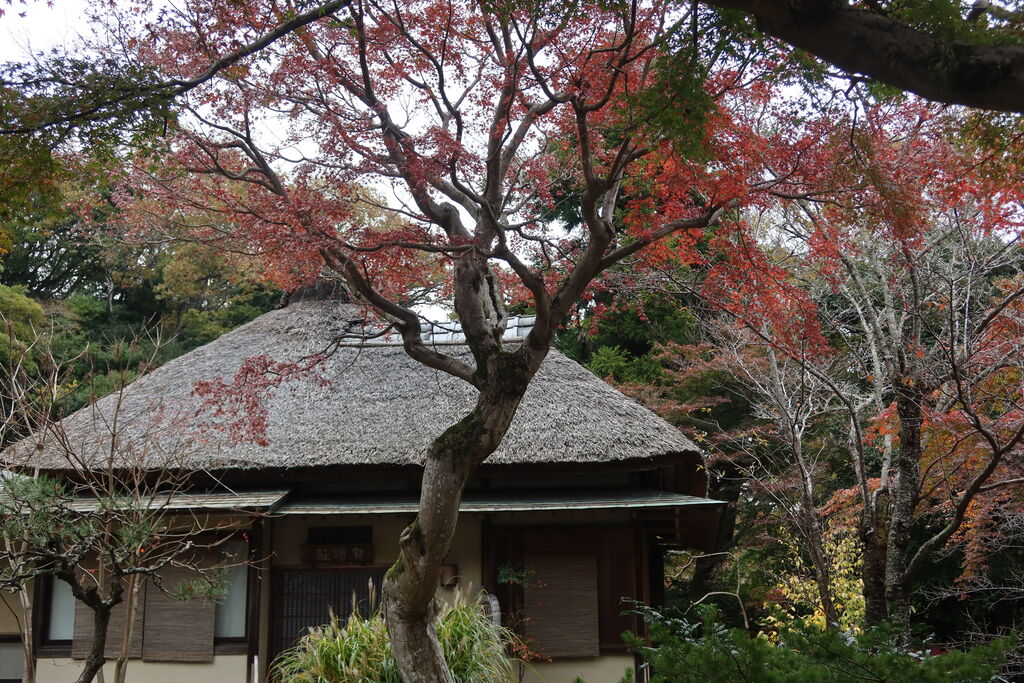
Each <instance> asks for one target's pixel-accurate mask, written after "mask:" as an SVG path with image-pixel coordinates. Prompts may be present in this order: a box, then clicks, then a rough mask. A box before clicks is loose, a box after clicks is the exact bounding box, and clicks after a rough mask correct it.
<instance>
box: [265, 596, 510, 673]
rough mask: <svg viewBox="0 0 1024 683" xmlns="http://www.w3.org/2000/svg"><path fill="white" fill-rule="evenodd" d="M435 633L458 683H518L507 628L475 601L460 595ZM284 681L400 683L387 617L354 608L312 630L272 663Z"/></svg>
mask: <svg viewBox="0 0 1024 683" xmlns="http://www.w3.org/2000/svg"><path fill="white" fill-rule="evenodd" d="M437 636H438V640H440V642H441V648H442V649H443V650H444V656H445V661H447V662H448V666H449V668H450V669H451V672H452V678H454V679H455V681H456V683H482V682H483V681H487V682H493V683H514V682H515V681H517V680H518V677H517V675H516V667H515V665H514V661H515V660H513V659H512V658H511V657H509V656H508V654H507V652H508V645H509V644H510V643H511V642H513V640H514V639H515V637H516V636H515V634H513V633H512V632H511V631H509V630H508V629H506V628H504V627H502V626H496V625H494V624H492V623H491V621H490V620H489V619H488V618H487V616H486V615H485V614H484V613H483V610H482V609H481V607H480V604H479V603H478V602H477V601H464V600H461V599H456V600H455V602H454V603H453V604H451V605H448V606H446V607H445V608H444V611H443V612H442V613H441V617H440V619H439V620H438V624H437ZM273 674H274V677H275V678H276V679H277V680H278V681H280V682H281V683H401V681H402V678H401V676H399V674H398V670H397V668H396V666H395V660H394V658H393V657H392V655H391V642H390V639H389V638H388V632H387V628H386V626H385V625H384V617H383V615H382V614H381V613H380V612H376V613H375V614H373V615H372V616H370V617H363V616H361V615H360V614H359V613H358V612H355V613H353V615H352V616H351V617H349V619H348V621H347V622H346V623H344V624H342V623H341V621H340V620H339V619H338V618H337V617H332V618H331V621H330V623H328V624H325V625H323V626H319V627H316V628H312V629H310V632H309V633H308V634H306V635H305V636H303V637H302V639H301V640H300V641H299V642H298V644H297V645H296V646H295V647H293V648H292V649H290V650H286V651H285V652H283V653H281V655H280V656H279V657H278V658H277V660H276V661H275V662H274V665H273Z"/></svg>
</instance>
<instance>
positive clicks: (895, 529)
mask: <svg viewBox="0 0 1024 683" xmlns="http://www.w3.org/2000/svg"><path fill="white" fill-rule="evenodd" d="M907 382H908V383H909V382H910V380H907ZM923 401H924V397H923V396H922V395H921V392H920V391H918V390H917V389H916V388H914V387H913V386H908V385H906V384H905V385H904V386H903V387H902V388H901V389H900V391H899V392H898V394H897V397H896V410H897V412H898V413H899V418H900V445H899V452H898V454H897V457H896V475H895V477H894V478H893V483H892V492H891V494H890V503H889V535H888V538H887V539H886V542H887V547H886V568H885V600H886V603H887V605H888V608H889V618H890V619H892V620H893V621H894V622H895V623H897V624H900V625H901V626H908V625H909V623H910V595H911V590H912V578H913V577H911V576H909V575H908V573H907V565H908V563H909V561H910V543H911V531H912V528H913V523H914V513H915V512H916V510H917V503H918V491H919V489H920V485H921V471H920V462H921V455H922V449H923V445H922V439H921V425H922V422H923V417H922V411H921V406H922V404H923Z"/></svg>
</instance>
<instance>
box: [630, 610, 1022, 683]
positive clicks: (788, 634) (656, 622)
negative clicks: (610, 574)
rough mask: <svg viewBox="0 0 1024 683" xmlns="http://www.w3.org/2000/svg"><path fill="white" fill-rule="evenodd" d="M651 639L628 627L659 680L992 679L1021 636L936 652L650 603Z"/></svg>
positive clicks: (870, 636) (893, 639)
mask: <svg viewBox="0 0 1024 683" xmlns="http://www.w3.org/2000/svg"><path fill="white" fill-rule="evenodd" d="M641 612H642V613H643V615H644V617H645V620H646V621H647V623H648V625H649V632H650V640H651V642H650V645H647V644H644V643H643V642H641V641H639V640H638V639H637V638H636V637H634V636H632V635H630V634H627V640H628V641H629V642H630V644H631V645H632V646H633V647H635V648H636V649H637V650H638V652H639V653H640V654H641V656H642V657H643V658H644V660H645V661H646V663H647V665H648V666H650V667H651V670H652V672H653V677H652V678H651V681H652V683H669V682H671V683H685V682H686V681H699V682H700V683H734V682H735V681H757V682H758V683H854V682H861V683H863V682H864V681H877V682H879V683H882V682H884V683H950V682H956V683H984V682H987V681H992V680H998V679H997V678H996V677H997V675H998V673H999V671H1000V669H1001V668H1002V666H1003V664H1004V661H1005V656H1006V651H1007V649H1008V648H1010V647H1011V646H1012V645H1013V643H1014V639H1013V638H1004V639H1002V640H998V641H995V642H993V643H990V644H988V645H984V646H978V647H975V648H973V649H971V650H969V651H967V652H961V651H949V652H942V653H941V654H932V652H931V650H932V648H930V647H928V646H926V645H923V644H919V645H918V646H916V647H903V646H901V645H900V639H899V638H897V634H896V632H895V630H894V629H892V628H891V627H887V626H881V627H876V628H873V629H868V630H867V631H865V632H864V633H863V634H861V635H859V636H853V635H851V634H849V633H843V632H837V631H830V630H825V631H822V630H821V629H820V628H818V627H817V626H813V625H809V624H806V625H805V624H803V623H801V622H794V623H793V624H792V625H790V626H789V627H787V628H786V629H784V630H782V631H780V632H779V634H778V639H777V640H775V641H771V640H769V639H767V638H764V637H755V638H751V637H750V636H749V635H748V634H747V632H746V631H744V630H742V629H736V628H732V629H730V628H727V627H725V626H723V625H722V624H721V623H719V622H718V620H717V617H718V615H717V613H716V612H715V611H714V610H708V611H706V612H705V614H704V619H703V622H701V623H692V622H687V621H684V620H680V619H672V618H668V617H666V616H664V615H662V614H660V613H658V612H656V611H654V610H651V609H649V608H642V609H641Z"/></svg>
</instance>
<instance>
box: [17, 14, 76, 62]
mask: <svg viewBox="0 0 1024 683" xmlns="http://www.w3.org/2000/svg"><path fill="white" fill-rule="evenodd" d="M0 6H2V7H3V10H4V15H3V16H2V17H0V61H12V60H20V59H24V57H25V56H26V51H27V50H28V49H31V50H32V51H33V52H38V51H40V50H47V49H49V48H51V47H53V46H55V45H61V44H70V43H74V42H75V36H76V35H77V33H78V31H80V30H82V29H83V28H84V27H83V24H84V22H83V20H82V11H83V9H84V8H85V7H86V2H85V0H54V3H53V7H47V6H46V2H45V1H44V0H29V2H28V4H27V5H22V4H20V3H19V2H18V1H17V0H15V3H14V5H13V6H10V5H7V4H6V3H0ZM22 12H24V13H25V16H24V17H22V16H19V15H20V14H21V13H22Z"/></svg>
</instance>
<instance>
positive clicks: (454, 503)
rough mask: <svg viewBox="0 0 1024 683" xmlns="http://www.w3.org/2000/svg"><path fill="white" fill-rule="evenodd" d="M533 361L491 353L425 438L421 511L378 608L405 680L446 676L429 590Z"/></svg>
mask: <svg viewBox="0 0 1024 683" xmlns="http://www.w3.org/2000/svg"><path fill="white" fill-rule="evenodd" d="M537 364H539V360H538V361H536V362H535V363H531V362H528V360H527V354H526V353H525V350H524V349H517V350H516V351H511V352H509V351H499V352H497V353H495V354H493V355H491V357H489V358H488V359H487V361H486V363H485V364H484V368H485V371H484V372H483V373H481V376H483V377H485V378H486V379H485V380H484V382H483V388H482V390H481V391H480V394H479V396H478V398H477V403H476V406H475V407H474V408H473V410H472V411H471V412H470V413H469V414H468V415H466V416H465V417H464V418H462V419H461V420H459V422H458V423H456V424H454V425H452V426H451V427H449V428H448V429H446V430H445V431H444V433H443V434H441V436H439V437H438V438H437V439H436V440H435V441H434V443H433V444H432V445H431V448H430V451H429V453H428V454H427V459H426V462H425V463H424V468H423V483H422V485H421V492H420V505H419V513H418V514H417V516H416V519H415V520H414V521H413V523H412V524H410V525H409V526H408V527H407V528H406V529H405V530H404V531H403V532H402V535H401V538H400V543H399V545H400V553H399V557H398V560H397V561H396V562H395V564H394V565H393V566H392V567H391V569H390V570H389V571H388V572H387V574H386V575H385V577H384V586H383V594H384V614H385V617H386V620H387V626H388V633H389V635H390V636H391V649H392V652H393V653H394V656H395V662H396V664H397V665H398V669H399V671H400V672H401V674H402V680H403V681H405V683H450V682H451V681H452V677H451V673H450V672H449V670H448V666H447V664H446V663H445V660H444V655H443V654H442V652H441V646H440V643H439V642H438V639H437V631H436V629H435V621H436V619H437V614H438V611H439V610H438V602H437V599H436V597H435V593H436V591H437V587H438V584H439V581H440V573H441V563H442V562H443V561H444V557H445V555H446V554H447V553H448V548H449V545H450V544H451V539H452V534H454V532H455V525H456V522H457V520H458V513H459V503H460V501H461V500H462V491H463V489H464V488H465V485H466V482H467V481H468V480H469V477H470V476H471V475H472V473H473V471H474V470H475V469H476V467H477V465H479V464H480V463H482V462H483V461H484V460H485V459H486V458H487V456H489V455H490V454H491V453H493V452H494V451H495V449H497V447H498V445H499V444H500V443H501V440H502V438H504V436H505V433H506V432H507V431H508V428H509V425H510V424H511V423H512V418H513V417H514V416H515V413H516V409H517V408H518V407H519V402H520V400H521V399H522V397H523V394H524V393H525V392H526V387H527V384H529V381H530V378H531V377H532V375H533V374H534V372H535V371H536V369H535V368H534V367H533V366H534V365H537Z"/></svg>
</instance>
